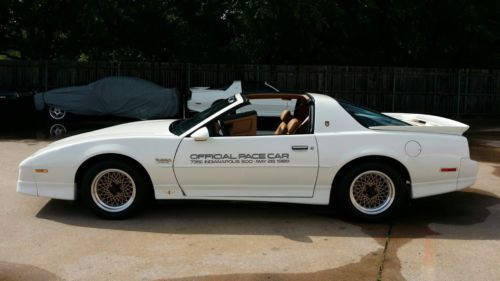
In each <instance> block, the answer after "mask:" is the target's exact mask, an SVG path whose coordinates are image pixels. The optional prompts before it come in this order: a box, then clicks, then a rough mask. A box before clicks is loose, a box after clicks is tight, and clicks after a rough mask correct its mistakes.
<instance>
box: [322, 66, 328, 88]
mask: <svg viewBox="0 0 500 281" xmlns="http://www.w3.org/2000/svg"><path fill="white" fill-rule="evenodd" d="M327 79H328V67H327V66H326V65H324V66H323V94H325V95H328V88H327V85H328V82H327Z"/></svg>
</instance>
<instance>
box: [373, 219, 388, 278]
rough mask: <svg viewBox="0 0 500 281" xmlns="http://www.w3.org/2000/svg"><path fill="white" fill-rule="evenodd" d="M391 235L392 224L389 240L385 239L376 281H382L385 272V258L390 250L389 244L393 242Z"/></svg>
mask: <svg viewBox="0 0 500 281" xmlns="http://www.w3.org/2000/svg"><path fill="white" fill-rule="evenodd" d="M391 234H392V222H391V223H390V224H389V229H388V230H387V238H386V239H385V245H384V252H383V253H382V259H381V260H380V265H379V267H378V273H377V279H376V281H382V273H383V272H384V263H385V256H386V254H387V249H388V248H389V242H390V241H391Z"/></svg>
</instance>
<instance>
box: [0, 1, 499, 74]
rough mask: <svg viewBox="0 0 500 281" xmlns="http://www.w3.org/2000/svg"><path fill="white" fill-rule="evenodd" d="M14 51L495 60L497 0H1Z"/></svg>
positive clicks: (105, 56)
mask: <svg viewBox="0 0 500 281" xmlns="http://www.w3.org/2000/svg"><path fill="white" fill-rule="evenodd" d="M1 1H2V5H0V54H3V55H4V56H7V57H9V58H20V59H56V60H109V61H120V60H129V61H171V62H178V61H182V62H208V63H270V64H347V65H397V66H445V67H458V66H468V67H499V66H500V48H499V47H500V18H499V17H498V15H500V2H499V1H496V0H479V1H472V0H458V1H451V0H448V1H430V0H403V1H396V0H357V1H351V0H316V1H315V0H185V1H175V0H164V1H161V0H142V1H138V0H126V1H111V0H88V1H83V0H54V1H42V0H22V1H21V0H1Z"/></svg>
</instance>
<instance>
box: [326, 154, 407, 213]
mask: <svg viewBox="0 0 500 281" xmlns="http://www.w3.org/2000/svg"><path fill="white" fill-rule="evenodd" d="M391 186H392V187H391ZM406 199H407V191H406V189H405V180H404V177H403V176H402V175H401V173H400V171H398V169H396V168H394V167H393V166H391V165H388V164H385V163H376V162H368V163H363V164H360V165H356V166H354V167H352V168H351V169H350V170H349V171H347V172H346V173H345V174H344V175H343V177H342V178H340V179H339V181H338V183H337V184H336V186H333V192H332V200H331V202H332V205H333V206H338V207H340V208H339V209H340V210H341V211H342V212H343V213H344V214H346V215H348V216H350V217H353V218H355V219H360V220H363V221H380V220H383V219H387V218H389V217H391V216H392V215H394V214H395V211H396V210H398V209H399V208H400V207H401V206H402V205H403V203H404V202H405V201H406Z"/></svg>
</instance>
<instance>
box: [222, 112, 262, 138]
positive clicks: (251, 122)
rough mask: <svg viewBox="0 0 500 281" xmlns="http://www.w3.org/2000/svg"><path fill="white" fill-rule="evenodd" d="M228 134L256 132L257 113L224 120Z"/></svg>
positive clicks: (249, 134) (250, 134) (253, 133)
mask: <svg viewBox="0 0 500 281" xmlns="http://www.w3.org/2000/svg"><path fill="white" fill-rule="evenodd" d="M224 126H225V127H226V128H227V129H228V131H229V135H230V136H255V135H256V134H257V114H254V115H250V116H244V117H240V118H237V119H230V120H224Z"/></svg>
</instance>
